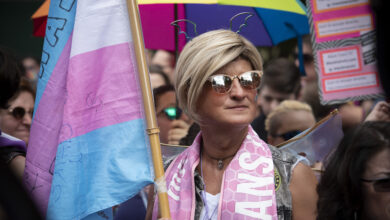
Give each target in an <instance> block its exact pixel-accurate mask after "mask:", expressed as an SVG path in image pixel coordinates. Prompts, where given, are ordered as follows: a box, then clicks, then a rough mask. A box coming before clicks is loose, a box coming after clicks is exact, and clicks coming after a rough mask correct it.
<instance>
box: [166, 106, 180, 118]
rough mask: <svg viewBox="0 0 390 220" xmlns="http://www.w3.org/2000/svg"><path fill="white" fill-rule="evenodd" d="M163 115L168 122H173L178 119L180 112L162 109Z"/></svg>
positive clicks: (173, 108)
mask: <svg viewBox="0 0 390 220" xmlns="http://www.w3.org/2000/svg"><path fill="white" fill-rule="evenodd" d="M164 112H165V114H166V115H167V116H168V118H169V120H175V119H178V118H180V116H181V114H182V111H181V109H180V108H175V107H169V108H166V109H164Z"/></svg>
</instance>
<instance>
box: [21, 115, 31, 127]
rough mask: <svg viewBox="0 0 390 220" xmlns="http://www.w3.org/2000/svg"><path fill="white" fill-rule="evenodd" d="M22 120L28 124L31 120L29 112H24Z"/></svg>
mask: <svg viewBox="0 0 390 220" xmlns="http://www.w3.org/2000/svg"><path fill="white" fill-rule="evenodd" d="M22 122H23V124H25V125H29V126H30V125H31V122H32V116H31V115H30V114H29V113H26V114H24V116H23V120H22Z"/></svg>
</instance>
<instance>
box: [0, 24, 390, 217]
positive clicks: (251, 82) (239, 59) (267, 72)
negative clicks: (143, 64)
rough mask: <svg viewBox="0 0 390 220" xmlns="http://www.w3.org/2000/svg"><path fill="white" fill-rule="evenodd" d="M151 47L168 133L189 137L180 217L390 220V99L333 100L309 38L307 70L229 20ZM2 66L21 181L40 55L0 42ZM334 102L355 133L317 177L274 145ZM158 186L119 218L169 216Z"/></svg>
mask: <svg viewBox="0 0 390 220" xmlns="http://www.w3.org/2000/svg"><path fill="white" fill-rule="evenodd" d="M296 52H297V49H296V51H295V53H296ZM148 55H150V57H148V59H147V60H148V63H149V73H150V80H151V87H152V89H153V95H154V104H155V109H156V118H157V123H158V126H159V128H160V141H161V142H162V143H164V144H169V145H184V146H188V147H187V148H186V150H185V151H183V152H182V153H180V154H179V155H174V156H173V157H168V158H164V159H165V161H164V165H165V168H166V181H167V190H168V195H169V196H168V198H169V204H170V207H171V215H172V219H241V217H242V216H249V217H253V218H267V219H268V217H270V218H272V219H276V218H278V219H390V104H389V103H388V102H386V101H385V100H382V99H371V100H362V101H358V102H357V101H356V102H346V103H340V104H337V105H322V104H321V102H320V96H319V92H318V91H319V88H318V82H317V81H318V77H317V75H316V72H315V65H314V58H313V53H312V48H311V42H310V38H309V37H305V38H304V39H303V58H304V63H303V64H304V68H305V72H306V75H302V74H301V73H300V71H299V68H298V65H299V63H298V61H297V58H296V56H294V55H293V54H292V56H291V57H286V58H276V59H272V60H269V61H267V62H266V63H264V61H263V60H262V57H261V55H260V53H259V52H258V49H257V48H256V47H255V46H254V45H253V44H252V43H251V42H249V41H248V40H247V39H245V38H244V37H242V36H240V35H239V34H236V33H234V32H232V31H228V30H215V31H210V32H207V33H204V34H201V35H199V36H197V37H195V38H194V39H192V40H191V41H190V42H188V43H187V45H186V46H185V47H184V49H183V50H182V52H181V54H180V56H179V57H178V59H177V62H176V57H175V56H174V54H173V53H171V52H168V51H164V50H157V51H150V53H148ZM0 74H1V75H0V76H1V78H0V87H1V93H0V98H1V106H0V134H1V136H0V163H1V166H2V169H3V168H4V167H6V168H9V169H10V170H11V172H12V173H13V175H14V176H15V177H16V179H17V180H18V181H20V180H21V178H22V175H23V169H24V165H25V155H26V148H27V146H28V141H29V136H30V125H31V122H32V115H33V111H34V99H35V89H36V83H37V78H38V74H39V60H37V59H36V58H34V57H25V58H23V59H21V60H20V61H17V60H16V59H15V58H14V57H13V56H12V55H10V54H9V53H8V52H7V51H6V50H4V49H1V48H0ZM334 109H338V111H339V114H340V115H341V118H342V129H343V131H344V133H345V135H344V137H343V139H342V140H341V142H340V144H339V146H337V148H335V149H332V150H331V152H332V153H331V154H329V156H328V157H327V158H326V160H324V161H320V162H321V163H322V165H321V167H320V172H321V175H320V176H319V177H318V178H316V176H315V175H314V172H313V167H309V166H307V165H305V164H304V163H302V161H303V160H304V156H299V155H293V154H290V153H287V152H285V151H284V150H281V149H279V148H277V147H275V146H279V145H280V144H281V143H283V142H285V141H287V140H289V139H291V138H292V137H294V136H296V135H299V134H300V133H301V132H303V131H305V130H307V129H309V128H311V127H313V126H314V125H315V124H316V122H318V121H319V120H321V119H322V118H324V117H325V116H327V115H328V114H329V113H330V112H332V111H333V110H334ZM2 175H3V173H2ZM1 179H3V178H1ZM154 195H155V190H154V189H153V186H148V187H147V188H145V189H144V190H142V191H141V192H140V193H139V194H137V195H136V196H135V197H133V198H132V199H130V200H129V201H127V202H125V203H123V204H121V205H119V206H117V207H115V209H114V210H115V213H116V215H115V218H116V219H144V218H146V219H157V218H159V213H158V206H157V202H158V201H157V197H155V196H154ZM1 201H3V200H0V219H3V218H6V217H5V216H6V214H5V213H6V212H5V211H4V207H5V205H4V203H1ZM193 201H194V202H193ZM2 208H3V211H2ZM135 216H136V217H135ZM270 218H269V219H270Z"/></svg>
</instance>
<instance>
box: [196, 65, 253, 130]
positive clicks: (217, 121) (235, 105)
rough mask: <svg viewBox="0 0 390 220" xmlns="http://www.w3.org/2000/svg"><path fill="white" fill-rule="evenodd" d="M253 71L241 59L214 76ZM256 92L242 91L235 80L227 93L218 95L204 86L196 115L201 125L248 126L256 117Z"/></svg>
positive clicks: (209, 87)
mask: <svg viewBox="0 0 390 220" xmlns="http://www.w3.org/2000/svg"><path fill="white" fill-rule="evenodd" d="M250 70H253V69H252V66H251V64H250V63H249V62H248V61H246V60H243V59H238V60H235V61H233V62H231V63H229V64H227V65H226V66H224V67H223V68H221V69H220V70H219V71H217V72H216V73H215V75H216V74H225V75H230V76H234V75H240V74H242V73H244V72H247V71H250ZM255 97H256V90H255V89H251V90H249V89H244V88H243V87H241V85H240V83H239V81H238V79H237V78H235V79H234V80H233V83H232V88H231V90H230V91H229V92H227V93H224V94H220V93H217V92H215V91H214V89H213V88H212V87H211V86H210V85H205V86H204V88H203V91H202V94H201V95H200V97H199V99H198V103H197V106H198V108H197V113H198V115H199V116H200V118H201V120H202V124H203V125H217V126H219V125H229V126H230V125H235V126H248V124H250V123H251V122H252V121H253V119H254V117H255V115H256V101H255Z"/></svg>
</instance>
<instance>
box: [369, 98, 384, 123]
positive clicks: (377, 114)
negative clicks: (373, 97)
mask: <svg viewBox="0 0 390 220" xmlns="http://www.w3.org/2000/svg"><path fill="white" fill-rule="evenodd" d="M365 121H387V122H390V103H387V102H385V101H380V102H378V103H377V104H376V105H375V106H374V108H373V109H372V111H371V112H370V114H368V115H367V117H366V119H365Z"/></svg>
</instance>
